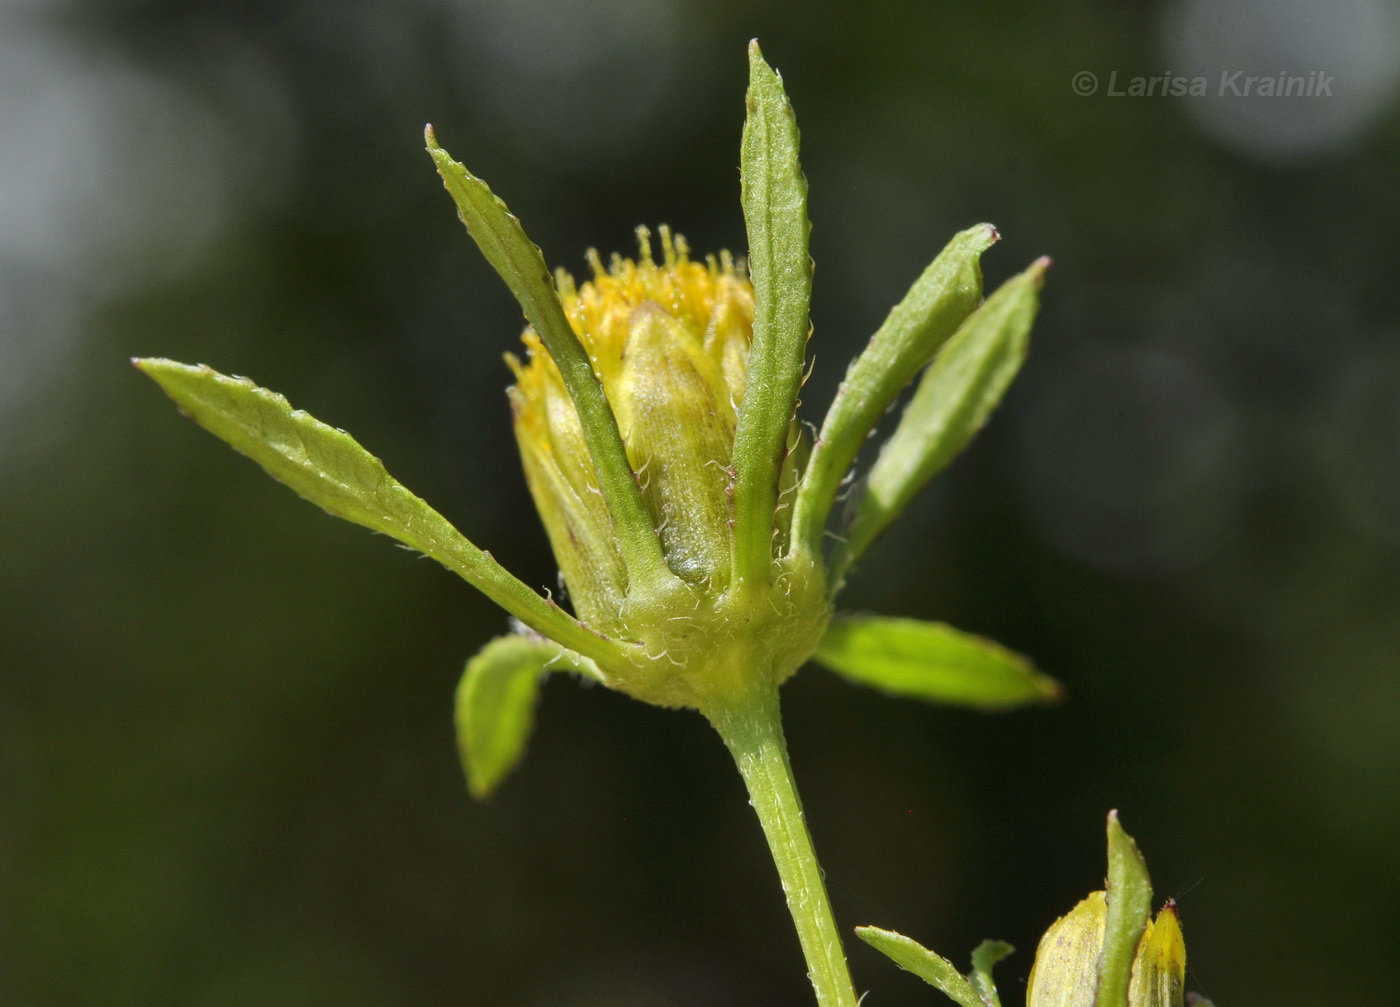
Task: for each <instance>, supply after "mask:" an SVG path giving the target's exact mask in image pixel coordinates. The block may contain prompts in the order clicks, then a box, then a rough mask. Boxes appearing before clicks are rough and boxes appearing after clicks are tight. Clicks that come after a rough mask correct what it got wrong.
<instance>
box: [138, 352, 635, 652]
mask: <svg viewBox="0 0 1400 1007" xmlns="http://www.w3.org/2000/svg"><path fill="white" fill-rule="evenodd" d="M133 363H135V365H136V366H137V367H138V368H140V369H141V370H142V371H143V372H144V373H145V374H146V375H148V376H149V377H150V378H152V379H153V380H154V381H155V382H156V383H157V384H158V385H160V387H161V388H162V389H163V390H164V391H165V393H166V394H167V395H169V396H170V397H171V398H172V399H174V400H175V403H176V405H178V406H179V407H180V408H181V409H182V410H183V411H184V412H185V413H186V414H187V415H188V416H189V417H190V418H191V419H193V420H194V421H195V422H196V423H198V424H199V425H200V426H202V427H204V429H206V430H208V431H209V432H210V433H212V434H213V435H214V436H216V437H219V438H221V439H222V440H225V441H227V442H228V443H229V444H230V445H232V446H233V447H235V448H237V449H238V450H239V451H241V452H242V453H243V454H245V455H247V456H248V457H249V458H251V459H253V460H254V461H255V462H257V463H258V464H259V465H261V466H262V467H263V468H264V469H266V470H267V472H268V473H269V474H270V475H271V476H272V477H273V478H274V479H277V480H278V481H280V482H283V483H285V484H286V485H287V486H289V487H291V488H292V489H293V490H295V491H296V492H297V493H299V494H300V495H301V496H302V497H304V498H306V499H307V500H309V501H311V502H312V503H314V504H316V505H317V506H319V507H321V508H323V509H325V510H326V511H329V512H330V513H331V514H334V515H335V516H337V517H341V518H344V519H345V520H347V521H353V522H354V523H355V524H359V525H364V526H365V527H366V528H370V529H372V530H374V531H377V532H382V533H383V534H385V535H389V536H391V537H392V538H395V539H398V540H399V541H400V542H402V543H403V544H404V545H406V546H409V547H411V548H413V549H416V550H418V551H419V552H421V553H423V554H424V555H427V556H431V557H432V558H433V559H435V560H437V561H438V562H439V563H441V564H442V565H443V566H445V567H447V568H448V569H449V570H451V571H453V572H454V573H456V574H458V575H459V576H461V577H462V578H463V579H464V580H466V581H467V582H468V583H470V584H471V585H472V586H474V587H476V588H477V589H478V590H479V591H481V592H482V593H483V594H485V595H486V596H487V597H488V598H490V599H491V600H492V601H494V602H495V603H496V604H498V605H500V606H501V607H502V608H504V609H505V610H506V611H508V612H510V613H511V614H512V615H514V616H515V617H516V618H517V619H519V620H520V621H521V622H523V623H525V624H526V625H527V626H529V627H530V628H532V629H534V630H536V631H538V632H540V633H546V634H548V635H549V636H551V637H553V638H554V639H556V640H558V641H559V642H560V643H562V644H564V645H565V646H567V647H571V648H572V649H574V650H577V651H579V652H580V653H583V654H586V655H587V656H589V657H591V658H595V659H599V658H600V659H602V660H608V659H609V658H612V659H614V660H615V659H616V656H615V655H616V649H615V645H614V644H612V643H611V642H609V641H608V640H605V639H604V638H602V637H600V636H598V635H597V634H596V633H593V632H592V631H590V630H588V629H586V628H584V627H583V626H581V625H579V624H578V622H576V621H575V620H574V619H573V618H571V617H570V616H569V615H567V614H566V613H565V612H564V611H563V610H562V609H560V608H559V607H558V606H556V605H553V604H551V603H549V602H547V601H545V600H544V599H543V598H542V597H540V596H539V595H538V594H537V593H535V592H534V591H532V590H530V588H528V587H526V586H525V584H523V583H521V582H520V581H519V580H517V579H516V578H515V577H514V576H512V575H511V574H510V573H509V572H507V571H506V569H505V568H504V567H502V566H501V565H500V564H499V563H497V562H496V561H495V560H494V559H492V558H491V556H490V555H489V554H487V553H485V552H483V551H482V550H480V549H478V548H477V547H476V546H474V545H473V544H472V543H471V542H469V541H468V540H467V539H466V538H465V537H464V536H463V535H462V533H461V532H459V531H458V530H457V529H456V528H454V527H452V525H451V523H450V522H449V521H448V520H447V519H446V518H444V517H443V516H442V515H441V514H439V513H438V512H437V511H435V510H433V509H432V508H431V507H429V506H428V505H427V504H426V503H424V502H423V501H422V500H421V499H419V498H418V497H416V496H414V495H413V494H412V493H410V492H409V491H408V490H407V489H405V488H404V487H403V486H402V485H400V484H399V482H398V481H397V480H395V479H394V477H393V476H391V475H389V473H388V472H387V471H385V469H384V465H383V464H382V463H381V462H380V461H379V459H378V458H376V457H374V455H372V454H370V453H369V452H368V451H366V450H365V449H364V448H363V447H361V446H360V445H359V443H358V442H357V441H356V440H355V439H354V438H353V437H351V436H350V435H349V434H347V433H346V432H345V431H343V430H337V429H335V428H334V427H330V426H327V425H326V424H324V423H322V422H321V421H320V420H318V419H316V418H315V417H314V416H311V415H310V414H308V413H304V412H302V411H300V410H294V409H293V408H292V406H291V403H289V402H288V401H287V400H286V399H285V398H283V397H282V396H281V395H278V394H277V393H276V392H271V391H268V390H267V389H266V388H259V387H258V386H257V385H255V384H253V382H251V381H249V380H248V379H247V378H230V377H228V376H226V375H223V374H220V373H219V372H218V371H215V370H213V369H211V368H209V367H204V366H191V365H189V364H181V363H176V362H175V361H173V360H159V359H144V360H135V361H133Z"/></svg>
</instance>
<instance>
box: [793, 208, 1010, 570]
mask: <svg viewBox="0 0 1400 1007" xmlns="http://www.w3.org/2000/svg"><path fill="white" fill-rule="evenodd" d="M998 237H999V235H998V234H997V231H996V228H995V227H993V226H992V225H991V224H978V225H977V226H976V227H972V228H969V229H967V230H966V231H963V232H962V233H960V234H957V235H955V236H954V237H953V240H952V241H950V242H948V246H947V247H946V248H944V249H943V251H942V252H941V253H939V255H938V257H937V258H936V259H934V260H933V262H931V263H930V264H929V266H928V268H926V269H925V270H924V271H923V273H922V275H920V276H919V278H918V279H917V280H915V281H914V285H913V286H912V287H910V288H909V292H908V293H906V294H905V295H904V299H903V300H901V301H900V302H899V303H898V304H896V305H895V306H894V307H893V308H892V309H890V313H889V315H888V316H887V317H886V318H885V321H884V323H883V324H882V325H881V326H880V328H879V329H878V330H877V331H876V332H875V335H873V336H871V337H870V343H869V345H868V346H866V348H865V349H864V350H862V351H861V354H860V356H858V357H856V358H855V360H853V361H851V366H850V367H849V368H848V369H847V371H846V378H845V380H844V381H842V382H841V387H840V388H839V389H838V390H837V392H836V398H835V400H834V401H833V402H832V403H831V408H830V409H829V410H827V414H826V418H825V419H824V420H823V421H822V429H821V433H820V435H819V436H818V437H817V443H816V446H815V447H814V448H813V450H812V460H811V463H810V464H809V465H808V467H807V472H806V475H805V476H804V477H803V480H802V486H801V489H800V490H799V493H798V498H797V509H796V516H795V518H794V522H795V527H794V529H793V537H794V540H795V541H796V542H797V543H798V547H799V548H807V549H812V550H816V549H817V548H818V547H819V545H820V539H821V534H822V529H823V527H824V526H825V524H826V518H827V514H828V513H829V512H830V510H831V505H832V502H833V501H834V500H835V498H836V492H837V490H838V489H839V488H840V486H841V481H842V480H843V479H844V478H845V475H846V471H847V469H849V468H850V466H851V462H852V461H854V460H855V457H856V455H857V453H859V451H860V449H861V447H862V446H863V445H864V444H865V441H866V438H867V437H868V436H869V435H870V431H871V430H873V429H874V428H875V424H877V423H878V422H879V421H880V418H881V417H882V416H884V415H885V412H886V410H888V409H889V407H890V404H891V403H893V402H894V400H895V397H896V396H898V395H899V393H900V391H902V390H903V389H904V387H905V386H906V385H907V384H909V382H910V381H912V380H913V379H914V377H915V375H917V374H918V373H919V371H921V370H923V369H924V367H926V366H927V365H928V362H929V361H930V360H932V359H933V356H934V354H936V353H937V352H938V350H939V349H940V348H941V347H942V346H943V344H944V343H946V342H947V341H948V339H949V338H950V337H951V336H952V335H953V333H954V332H956V331H957V328H958V326H959V325H960V324H962V322H963V320H964V319H966V318H967V316H968V315H969V314H970V313H971V312H972V310H973V309H974V308H976V307H977V305H978V303H979V302H980V301H981V300H982V269H981V267H980V265H979V260H980V259H981V257H982V253H983V252H985V251H986V250H987V249H988V248H990V247H991V246H992V244H993V242H995V241H996V240H997V239H998Z"/></svg>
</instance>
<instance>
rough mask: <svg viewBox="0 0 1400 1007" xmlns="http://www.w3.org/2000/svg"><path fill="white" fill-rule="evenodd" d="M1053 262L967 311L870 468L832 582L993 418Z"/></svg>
mask: <svg viewBox="0 0 1400 1007" xmlns="http://www.w3.org/2000/svg"><path fill="white" fill-rule="evenodd" d="M1049 265H1050V260H1049V259H1039V260H1037V261H1036V262H1035V263H1033V264H1032V265H1031V266H1030V268H1029V269H1027V270H1026V271H1025V272H1023V273H1020V274H1019V275H1017V276H1013V277H1012V278H1011V279H1009V280H1007V281H1006V282H1005V283H1003V284H1002V285H1001V286H1000V287H999V288H998V289H997V290H996V292H995V293H993V294H992V295H991V296H990V297H988V298H987V300H986V302H985V303H984V304H983V305H982V306H981V307H980V308H978V309H977V310H976V311H974V312H973V313H972V314H971V315H970V316H968V318H967V320H966V321H964V322H963V324H962V325H961V326H960V327H959V329H958V331H957V333H956V334H954V336H953V337H952V338H951V339H949V340H948V342H947V343H946V344H945V345H944V346H943V349H942V350H940V351H939V353H938V356H937V357H936V358H935V359H934V361H933V364H932V365H931V366H930V367H929V369H928V370H927V371H926V372H925V373H924V377H923V379H922V380H921V381H920V382H919V387H918V389H917V390H916V391H915V392H914V396H913V398H912V399H910V400H909V405H908V406H906V407H905V410H904V415H903V416H902V417H901V418H900V421H899V425H898V426H897V427H895V431H894V433H893V434H891V435H890V439H889V440H888V441H886V442H885V443H884V445H883V446H882V447H881V448H880V453H879V456H878V457H877V458H876V459H875V464H874V465H873V466H872V467H871V470H870V475H869V477H868V479H867V481H866V486H865V492H864V493H863V494H862V495H861V497H860V500H859V502H858V503H857V505H856V511H855V516H854V517H853V519H852V521H851V525H850V528H849V529H848V530H847V533H846V537H845V541H844V542H843V543H842V545H841V547H840V548H839V549H838V550H837V553H836V556H835V557H834V558H833V562H832V578H831V579H832V584H833V585H839V584H840V582H841V579H842V577H843V576H844V575H845V572H846V570H847V569H848V568H849V566H850V564H851V563H852V562H853V561H854V560H855V559H857V558H858V557H859V556H860V555H861V554H862V553H864V552H865V550H866V549H867V548H868V547H869V546H870V543H872V542H873V541H874V540H875V539H876V538H877V537H878V536H879V534H880V533H881V532H882V531H884V530H885V528H886V527H888V526H889V524H890V522H891V521H893V520H894V519H895V518H896V517H898V516H899V514H900V513H901V512H902V511H903V510H904V508H905V507H906V506H908V504H909V501H910V500H912V499H913V497H914V494H915V493H917V492H918V491H919V490H920V489H921V488H922V487H923V485H924V484H925V483H927V482H928V481H929V479H931V478H933V476H934V475H936V474H937V473H938V472H939V471H940V470H942V469H943V467H944V466H946V465H947V464H948V463H949V462H950V461H952V460H953V458H954V457H955V456H956V455H957V454H958V452H960V451H961V450H962V449H963V448H964V447H965V446H966V445H967V443H968V441H970V440H971V439H972V437H973V435H975V434H976V433H977V431H978V430H980V429H981V428H982V425H983V424H984V423H986V422H987V417H989V416H990V415H991V413H992V410H993V409H995V408H996V406H997V404H998V403H999V402H1000V401H1001V399H1002V396H1003V395H1004V394H1005V393H1006V389H1007V386H1008V385H1010V384H1011V380H1012V379H1013V378H1014V377H1015V376H1016V372H1017V371H1019V370H1020V368H1021V363H1022V361H1023V360H1025V356H1026V346H1027V342H1028V340H1029V336H1030V330H1031V323H1032V322H1033V321H1034V320H1035V313H1036V308H1037V305H1038V302H1039V296H1038V294H1039V290H1040V285H1041V282H1042V279H1043V277H1044V274H1045V270H1046V269H1047V268H1049Z"/></svg>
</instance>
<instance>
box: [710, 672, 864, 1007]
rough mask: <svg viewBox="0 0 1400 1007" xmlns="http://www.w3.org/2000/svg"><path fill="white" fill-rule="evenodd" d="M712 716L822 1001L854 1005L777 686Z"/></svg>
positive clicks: (824, 1005) (823, 1005) (834, 1006)
mask: <svg viewBox="0 0 1400 1007" xmlns="http://www.w3.org/2000/svg"><path fill="white" fill-rule="evenodd" d="M706 715H707V716H708V717H709V720H710V723H711V724H713V725H714V728H715V730H717V731H718V732H719V734H720V737H722V738H723V739H724V743H725V745H726V746H728V748H729V751H730V754H732V755H733V756H734V762H735V763H736V764H737V765H738V767H739V773H740V774H741V775H742V776H743V778H744V784H745V785H746V786H747V787H748V791H749V800H750V803H751V804H752V805H753V809H754V811H755V812H757V813H758V820H759V823H760V824H761V825H762V826H763V834H764V836H765V837H766V838H767V839H768V849H769V850H770V852H771V853H772V855H773V863H774V864H775V865H776V866H777V868H778V877H779V879H780V880H781V881H782V884H783V894H784V895H785V896H786V897H787V904H788V911H789V912H791V913H792V921H793V924H794V925H795V926H796V928H797V937H798V940H799V941H801V943H802V953H803V955H804V956H805V957H806V959H807V977H808V978H809V979H811V981H812V987H813V989H815V990H816V994H817V1004H818V1005H819V1007H856V1002H857V999H858V998H857V997H856V994H855V989H854V987H853V986H852V985H851V973H850V970H849V969H848V968H847V967H846V955H845V952H844V951H843V950H842V947H841V935H840V933H839V931H837V929H836V921H835V920H834V919H833V918H832V915H831V904H830V902H829V901H828V899H827V895H826V883H825V882H824V881H823V880H822V872H821V867H820V865H819V864H818V863H817V856H816V852H815V851H814V850H813V849H812V837H811V834H810V833H808V831H807V823H806V820H805V819H804V818H803V816H802V802H801V801H800V800H799V799H798V796H797V787H796V784H795V783H794V782H793V778H792V766H791V765H790V764H789V762H788V753H787V742H786V740H785V739H784V738H783V724H782V718H781V716H780V714H779V712H778V690H777V687H776V686H774V685H764V686H761V687H759V688H756V689H755V690H754V691H752V692H750V693H749V694H748V695H747V697H746V701H745V702H741V703H737V704H734V705H731V706H726V707H724V708H721V709H717V710H708V711H706Z"/></svg>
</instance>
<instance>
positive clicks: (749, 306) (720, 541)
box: [507, 226, 754, 627]
mask: <svg viewBox="0 0 1400 1007" xmlns="http://www.w3.org/2000/svg"><path fill="white" fill-rule="evenodd" d="M637 237H638V246H639V253H640V254H639V256H638V261H633V260H631V259H624V258H622V257H620V256H617V255H614V256H613V257H612V261H611V263H610V264H609V265H608V267H607V268H604V266H603V264H602V261H601V260H600V259H599V257H598V254H597V253H596V252H593V251H590V252H589V255H588V259H589V264H590V265H591V266H592V269H593V278H592V279H591V280H589V281H587V282H585V283H583V284H582V285H577V284H575V282H574V279H573V277H571V276H570V275H569V274H568V273H565V272H563V271H562V270H561V271H559V273H558V274H557V285H558V289H559V293H560V297H561V299H562V301H563V305H564V311H565V314H566V315H567V317H568V319H569V324H570V326H571V327H572V328H573V330H574V333H575V335H577V336H578V338H579V341H580V342H581V343H582V344H583V347H584V349H585V350H586V351H587V353H588V358H589V360H590V362H591V363H592V366H593V371H594V374H595V375H596V376H597V377H598V379H599V381H600V382H601V383H602V386H603V391H604V394H605V395H606V396H607V399H608V401H609V403H610V404H611V406H612V409H613V412H614V415H615V416H616V417H617V424H618V430H619V432H620V433H621V435H622V439H623V444H624V446H625V447H626V451H627V459H628V462H629V463H630V464H631V467H632V469H633V471H634V472H636V473H637V478H638V482H639V484H640V486H641V488H642V497H643V500H644V502H645V504H646V507H647V510H648V512H649V514H650V516H651V519H652V523H653V526H654V527H655V528H656V529H657V532H658V534H659V536H660V538H661V543H662V548H663V550H664V552H665V556H666V562H667V565H668V566H669V567H670V569H671V570H672V572H673V573H675V574H676V575H677V576H678V577H680V578H681V579H683V580H685V581H687V582H689V583H692V584H703V585H705V586H707V587H708V588H710V589H712V590H714V589H720V588H722V587H723V582H724V581H725V580H726V579H727V577H728V573H729V536H728V516H729V497H728V491H729V486H730V473H729V463H730V462H729V460H730V456H731V454H732V452H733V445H734V431H735V425H736V419H737V409H738V404H739V402H740V401H741V400H742V399H743V395H744V381H745V377H746V375H747V371H748V355H749V345H750V343H751V341H752V339H753V310H754V308H753V288H752V286H751V285H750V284H749V281H748V279H747V277H745V276H744V275H743V273H742V271H741V270H740V269H739V268H737V267H736V266H735V263H734V260H733V259H732V257H731V256H730V255H729V253H728V252H721V253H720V255H719V256H718V257H717V258H716V257H714V256H710V257H708V258H707V259H706V261H705V262H703V263H700V262H695V261H692V260H691V258H690V255H689V249H688V248H687V246H686V242H685V239H684V238H683V237H681V236H680V235H674V236H673V235H672V234H671V232H670V231H669V230H668V229H667V228H666V227H664V226H663V227H662V228H661V229H660V237H661V247H662V261H661V262H660V263H658V262H656V261H655V260H654V259H653V257H652V248H651V235H650V233H649V232H648V231H647V229H646V228H638V230H637ZM523 340H524V343H525V348H526V352H527V358H526V362H525V363H521V362H520V361H519V360H518V359H517V358H515V357H514V356H508V357H507V361H508V362H509V364H510V366H511V369H512V370H513V371H514V372H515V378H516V383H515V386H514V387H513V388H511V389H510V398H511V403H512V405H513V407H514V414H515V433H516V438H517V440H518V441H519V444H520V451H521V455H522V457H523V459H524V464H525V473H526V477H527V478H528V480H529V484H530V490H531V493H532V494H533V496H534V499H535V503H536V506H537V507H538V509H539V511H540V514H541V515H542V517H543V520H544V524H545V528H546V530H547V531H548V533H549V537H550V541H551V544H552V545H553V547H554V552H555V555H556V557H557V558H558V560H559V565H560V569H561V571H562V572H563V575H564V580H565V582H566V583H567V585H568V587H569V590H570V593H571V595H572V598H573V603H574V606H575V608H576V610H577V611H578V612H579V614H580V616H581V617H582V618H584V619H585V620H586V621H588V622H590V623H591V624H593V625H595V626H600V627H602V626H611V625H613V624H614V623H615V622H616V621H617V617H618V612H619V610H620V608H621V607H622V602H623V599H625V597H626V595H627V574H626V568H625V565H624V563H623V558H622V555H621V553H620V552H619V550H618V547H617V540H616V535H615V534H614V531H613V528H612V519H611V516H610V515H609V512H608V509H607V507H606V505H605V503H604V501H603V497H602V496H601V494H600V493H599V490H598V478H597V474H596V473H595V471H594V468H593V463H592V461H591V459H590V457H589V453H588V450H587V446H586V444H585V441H584V435H583V427H582V425H581V424H580V422H579V418H578V413H577V411H576V410H575V407H574V403H573V401H572V399H571V398H570V396H569V392H568V389H567V388H566V386H565V384H564V380H563V378H562V376H561V375H560V373H559V369H558V368H557V367H556V366H555V363H554V361H553V360H552V359H551V358H550V356H549V354H548V352H547V351H546V350H545V348H544V345H543V344H542V343H541V341H540V338H539V336H538V335H537V334H536V332H535V331H534V329H532V328H527V329H526V330H525V333H524V336H523Z"/></svg>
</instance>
